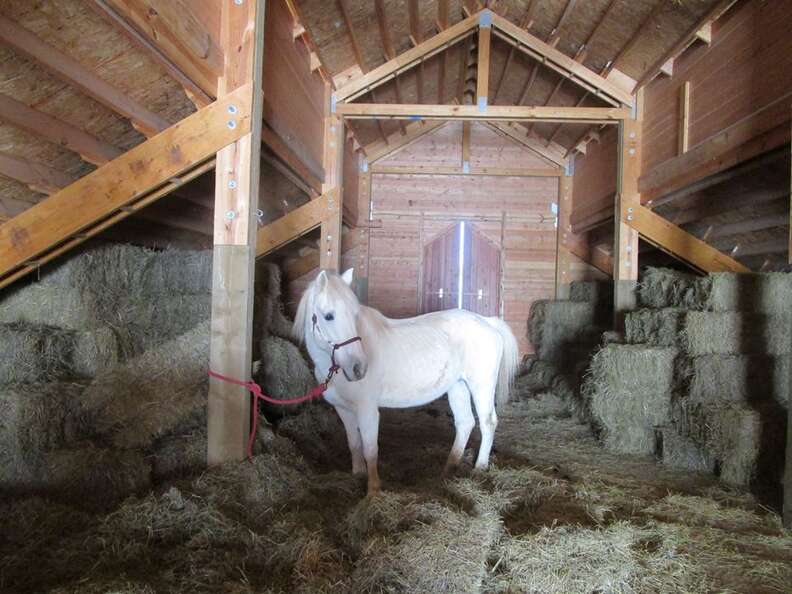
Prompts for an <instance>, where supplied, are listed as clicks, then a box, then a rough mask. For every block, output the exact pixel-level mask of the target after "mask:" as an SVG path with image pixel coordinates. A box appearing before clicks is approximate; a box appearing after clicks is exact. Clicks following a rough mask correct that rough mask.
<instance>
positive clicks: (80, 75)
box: [0, 16, 170, 136]
mask: <svg viewBox="0 0 792 594" xmlns="http://www.w3.org/2000/svg"><path fill="white" fill-rule="evenodd" d="M0 41H2V42H3V43H4V44H6V45H8V46H10V47H12V48H14V50H15V51H17V52H19V53H20V54H22V55H23V56H25V57H27V58H29V59H30V60H33V61H34V62H36V63H38V64H39V65H40V66H42V67H43V68H44V69H46V70H48V71H49V72H51V73H52V74H54V75H55V76H57V77H58V78H60V79H61V80H63V81H64V82H66V83H67V84H69V85H71V86H73V87H75V88H76V89H78V90H79V91H81V92H82V93H85V94H86V95H88V96H89V97H91V98H92V99H94V100H96V101H98V102H99V103H101V104H102V105H104V106H105V107H107V108H108V109H110V110H112V111H114V112H116V113H118V114H120V115H122V116H124V117H125V118H129V120H130V121H131V122H132V125H133V126H135V128H137V129H138V130H140V132H142V133H143V134H145V135H146V136H153V135H154V134H157V133H158V132H161V131H162V130H164V129H165V128H167V127H168V126H170V123H169V122H168V121H167V120H166V119H165V118H162V117H160V116H158V115H157V114H155V113H153V112H151V111H149V110H147V109H146V108H144V107H143V106H142V105H140V104H138V103H136V102H135V101H133V100H132V99H130V98H129V96H128V95H127V94H125V93H122V92H121V91H119V90H118V89H116V88H115V87H113V86H112V85H110V84H108V83H106V82H105V81H104V80H102V79H101V78H99V77H98V76H96V75H95V74H94V73H93V72H92V71H91V70H89V69H88V68H86V67H84V66H83V65H82V64H80V63H79V62H77V61H76V60H74V59H72V58H70V57H69V56H67V55H66V54H63V53H61V52H60V51H58V50H56V49H55V48H54V47H52V46H51V45H48V44H46V43H44V42H43V41H41V40H40V39H39V38H38V37H36V36H35V35H33V34H32V33H31V32H30V31H28V30H27V29H25V28H24V27H22V26H21V25H19V24H18V23H15V22H14V21H12V20H11V19H8V18H6V17H3V16H0Z"/></svg>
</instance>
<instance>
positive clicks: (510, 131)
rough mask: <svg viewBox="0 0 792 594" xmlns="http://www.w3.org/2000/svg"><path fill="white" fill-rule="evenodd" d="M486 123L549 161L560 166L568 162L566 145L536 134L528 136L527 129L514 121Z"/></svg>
mask: <svg viewBox="0 0 792 594" xmlns="http://www.w3.org/2000/svg"><path fill="white" fill-rule="evenodd" d="M485 125H486V126H488V127H489V128H490V129H492V130H494V131H495V132H497V133H499V134H501V135H504V136H507V137H509V138H511V139H512V140H514V141H515V142H517V143H518V144H521V145H522V146H524V147H525V148H527V149H529V150H530V151H532V152H533V153H534V154H536V155H537V156H539V157H541V158H543V159H544V160H546V161H547V162H548V163H551V164H555V165H557V166H559V167H565V166H566V164H567V158H566V156H565V154H564V147H562V146H561V145H558V144H554V143H550V144H549V145H548V144H546V143H544V142H542V141H540V140H539V139H537V138H536V137H534V136H528V135H526V134H525V129H524V128H522V127H521V126H519V125H518V124H515V123H514V122H486V123H485Z"/></svg>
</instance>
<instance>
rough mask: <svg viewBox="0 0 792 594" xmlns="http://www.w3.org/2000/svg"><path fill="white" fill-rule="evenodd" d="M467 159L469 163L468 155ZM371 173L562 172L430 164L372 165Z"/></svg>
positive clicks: (556, 173)
mask: <svg viewBox="0 0 792 594" xmlns="http://www.w3.org/2000/svg"><path fill="white" fill-rule="evenodd" d="M464 156H467V157H468V159H467V161H463V163H465V162H467V163H468V164H469V163H470V155H469V154H467V155H465V153H464V151H463V158H464ZM371 173H376V174H382V175H476V176H493V177H559V176H561V174H562V172H561V170H560V169H559V168H549V167H548V168H533V167H531V168H529V167H468V168H466V167H465V166H464V165H463V166H462V167H441V166H432V165H409V166H408V165H404V166H401V165H390V166H388V165H372V166H371Z"/></svg>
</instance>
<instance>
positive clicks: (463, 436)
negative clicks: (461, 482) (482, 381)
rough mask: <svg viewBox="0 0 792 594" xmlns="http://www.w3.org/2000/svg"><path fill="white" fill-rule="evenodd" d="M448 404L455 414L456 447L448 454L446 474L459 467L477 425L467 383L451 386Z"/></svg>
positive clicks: (460, 382)
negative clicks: (471, 433)
mask: <svg viewBox="0 0 792 594" xmlns="http://www.w3.org/2000/svg"><path fill="white" fill-rule="evenodd" d="M448 404H449V406H450V407H451V412H452V413H454V427H455V428H456V436H455V437H454V445H453V446H452V447H451V453H449V454H448V462H446V473H448V472H450V471H452V470H453V469H454V468H456V467H457V466H458V465H459V461H460V460H461V459H462V454H463V453H464V452H465V447H466V446H467V442H468V439H470V432H471V431H473V427H474V426H475V425H476V420H475V418H474V417H473V409H472V408H471V406H470V390H468V387H467V385H465V382H463V381H459V382H457V383H455V384H454V385H453V386H451V388H450V389H449V390H448Z"/></svg>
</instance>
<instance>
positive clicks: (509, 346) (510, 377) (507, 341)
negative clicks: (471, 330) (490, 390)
mask: <svg viewBox="0 0 792 594" xmlns="http://www.w3.org/2000/svg"><path fill="white" fill-rule="evenodd" d="M485 319H486V320H487V322H488V323H489V325H490V326H492V327H493V328H495V330H497V331H498V334H500V336H501V338H502V339H503V356H502V357H501V363H500V370H499V371H498V386H497V388H496V390H495V403H496V404H497V405H498V406H500V405H502V404H506V403H507V402H508V401H509V395H510V393H511V389H512V385H513V383H514V376H515V374H516V373H517V366H518V365H519V364H520V349H519V346H518V345H517V339H516V338H515V337H514V333H513V332H512V331H511V328H509V325H508V324H507V323H506V322H504V321H503V320H501V319H500V318H497V317H492V318H485Z"/></svg>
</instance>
